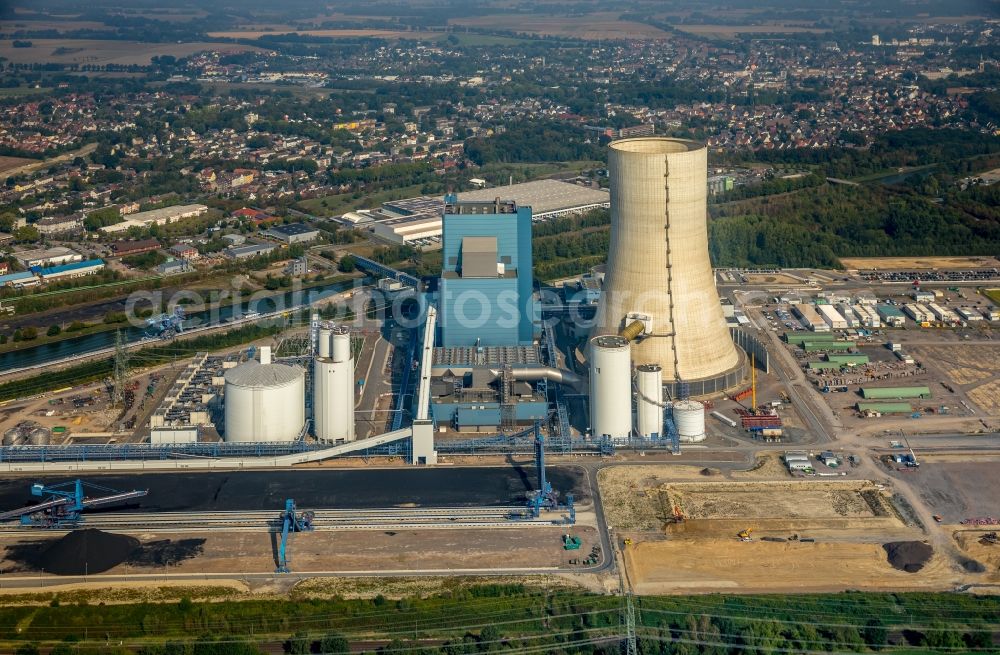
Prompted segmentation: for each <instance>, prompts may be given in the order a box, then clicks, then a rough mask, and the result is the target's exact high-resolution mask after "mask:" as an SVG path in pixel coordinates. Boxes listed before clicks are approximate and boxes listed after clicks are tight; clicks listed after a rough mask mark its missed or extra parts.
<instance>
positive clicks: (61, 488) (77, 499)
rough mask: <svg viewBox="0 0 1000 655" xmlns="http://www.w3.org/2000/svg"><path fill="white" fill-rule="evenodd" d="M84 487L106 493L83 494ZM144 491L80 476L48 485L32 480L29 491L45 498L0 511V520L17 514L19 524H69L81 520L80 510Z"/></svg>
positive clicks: (145, 491)
mask: <svg viewBox="0 0 1000 655" xmlns="http://www.w3.org/2000/svg"><path fill="white" fill-rule="evenodd" d="M85 488H86V489H94V490H97V491H103V492H107V495H104V496H96V497H89V496H85V495H84V489H85ZM148 493H149V491H148V490H145V489H136V490H133V491H116V490H114V489H110V488H108V487H102V486H101V485H99V484H93V483H91V482H84V481H83V480H74V481H72V482H62V483H60V484H54V485H51V486H45V485H44V484H42V483H41V482H36V483H35V484H33V485H31V495H32V496H38V497H40V498H45V500H43V501H42V502H40V503H37V504H35V505H29V506H27V507H21V508H20V509H14V510H10V511H9V512H3V513H2V514H0V522H2V521H9V520H11V519H16V518H19V519H20V520H21V525H24V526H31V527H37V528H63V527H73V526H75V525H76V524H78V523H80V522H81V521H83V516H81V512H83V510H86V509H93V508H95V507H103V506H105V505H111V504H113V503H120V502H123V501H126V500H132V499H134V498H142V497H143V496H145V495H146V494H148Z"/></svg>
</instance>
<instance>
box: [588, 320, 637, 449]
mask: <svg viewBox="0 0 1000 655" xmlns="http://www.w3.org/2000/svg"><path fill="white" fill-rule="evenodd" d="M590 427H591V430H592V432H593V435H594V436H595V437H602V436H609V437H613V438H627V437H628V436H629V435H630V434H631V433H632V348H631V346H630V345H629V342H628V341H627V340H626V339H623V338H622V337H619V336H613V335H612V336H600V337H594V338H593V339H591V340H590Z"/></svg>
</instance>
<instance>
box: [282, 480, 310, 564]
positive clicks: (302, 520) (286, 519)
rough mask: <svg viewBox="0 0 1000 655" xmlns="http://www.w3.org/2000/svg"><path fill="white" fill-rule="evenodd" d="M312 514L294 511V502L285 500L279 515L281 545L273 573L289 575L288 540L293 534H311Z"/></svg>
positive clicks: (289, 499)
mask: <svg viewBox="0 0 1000 655" xmlns="http://www.w3.org/2000/svg"><path fill="white" fill-rule="evenodd" d="M313 518H314V514H313V513H312V512H302V513H301V514H299V513H296V511H295V501H294V500H293V499H291V498H288V499H286V500H285V511H283V512H282V513H281V519H280V520H281V543H280V544H279V545H278V568H277V569H276V570H275V573H290V572H291V570H290V569H289V568H288V562H289V561H290V559H291V558H289V557H288V538H289V536H290V535H291V533H293V532H311V531H312V530H313Z"/></svg>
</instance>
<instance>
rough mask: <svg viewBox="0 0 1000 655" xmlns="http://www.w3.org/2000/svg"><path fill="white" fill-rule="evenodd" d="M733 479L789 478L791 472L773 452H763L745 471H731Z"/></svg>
mask: <svg viewBox="0 0 1000 655" xmlns="http://www.w3.org/2000/svg"><path fill="white" fill-rule="evenodd" d="M730 477H732V478H733V479H734V480H771V479H781V478H785V479H787V478H790V477H792V476H791V474H790V473H789V472H788V469H787V468H786V467H785V465H784V464H782V463H781V460H780V459H779V457H778V456H777V455H775V454H771V453H768V454H765V455H762V456H760V457H758V458H757V464H756V465H755V466H754V467H753V468H751V469H747V470H746V471H733V472H732V474H731V476H730Z"/></svg>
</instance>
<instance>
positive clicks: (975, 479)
mask: <svg viewBox="0 0 1000 655" xmlns="http://www.w3.org/2000/svg"><path fill="white" fill-rule="evenodd" d="M997 467H998V463H997V462H996V461H975V462H971V461H964V462H963V461H953V462H942V461H935V459H933V458H932V459H929V460H928V461H927V462H924V463H922V464H921V466H920V470H919V471H917V472H916V473H914V474H912V475H916V476H918V477H917V478H915V482H916V484H915V488H916V490H917V491H918V493H919V494H920V497H921V499H922V500H923V502H924V504H926V505H927V507H928V509H930V510H931V511H932V512H933V513H934V514H939V515H941V517H942V518H943V519H944V523H946V524H959V523H961V522H962V520H963V519H967V518H973V517H979V516H993V517H998V518H1000V476H997ZM998 529H1000V526H998Z"/></svg>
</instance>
